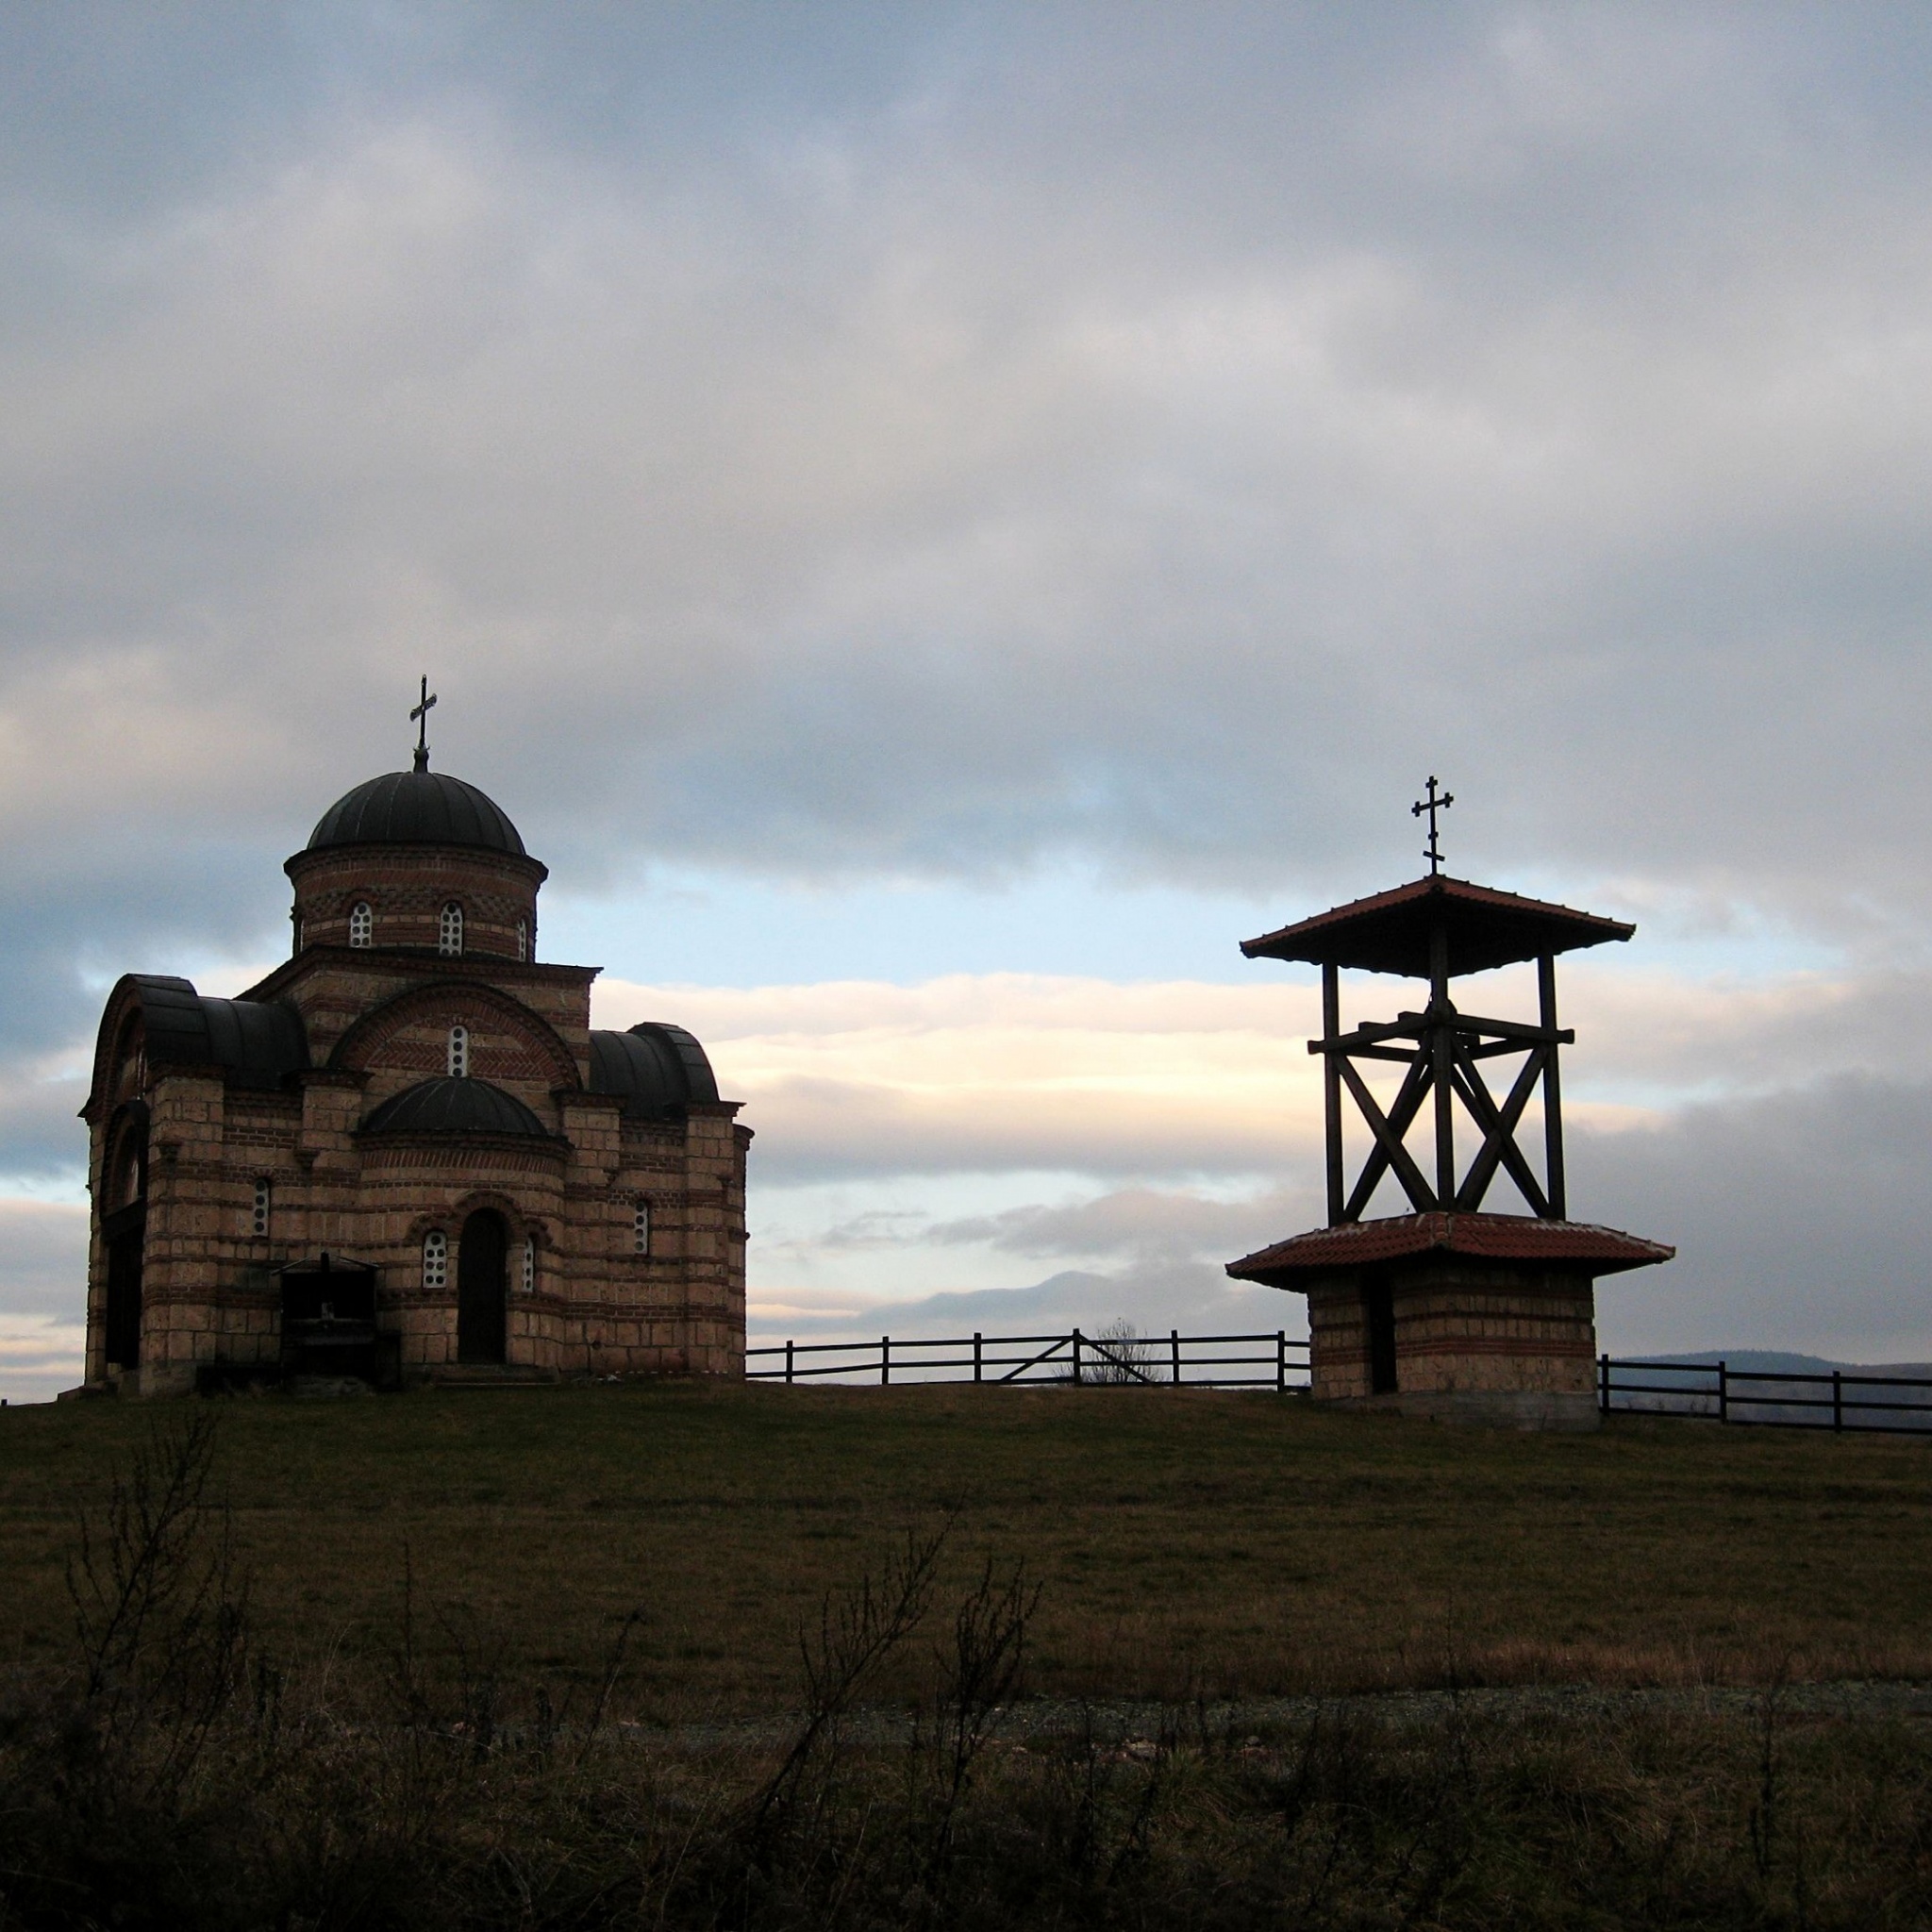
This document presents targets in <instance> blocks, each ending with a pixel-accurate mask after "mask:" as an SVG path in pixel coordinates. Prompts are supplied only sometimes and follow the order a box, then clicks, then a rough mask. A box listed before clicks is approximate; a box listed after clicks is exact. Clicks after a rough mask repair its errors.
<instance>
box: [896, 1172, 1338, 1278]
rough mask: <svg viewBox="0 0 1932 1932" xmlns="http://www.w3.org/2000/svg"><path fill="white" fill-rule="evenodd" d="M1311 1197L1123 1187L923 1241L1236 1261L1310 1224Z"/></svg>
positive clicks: (952, 1228)
mask: <svg viewBox="0 0 1932 1932" xmlns="http://www.w3.org/2000/svg"><path fill="white" fill-rule="evenodd" d="M1315 1214H1316V1208H1315V1202H1314V1196H1313V1194H1312V1192H1311V1191H1309V1190H1307V1189H1304V1188H1279V1189H1275V1190H1274V1191H1271V1192H1269V1193H1267V1194H1263V1195H1260V1196H1258V1197H1256V1198H1254V1199H1249V1200H1241V1201H1218V1200H1213V1199H1210V1198H1208V1197H1207V1196H1204V1195H1201V1194H1191V1193H1180V1192H1171V1191H1159V1190H1157V1189H1153V1188H1124V1189H1121V1190H1119V1191H1116V1192H1113V1193H1107V1194H1100V1195H1097V1196H1095V1197H1094V1198H1093V1199H1092V1200H1091V1201H1081V1202H1077V1203H1074V1204H1073V1205H1072V1206H1068V1207H1054V1208H1049V1207H1027V1208H1009V1209H1008V1210H1007V1211H1006V1212H1004V1213H1000V1214H989V1215H974V1216H971V1217H968V1218H965V1219H961V1220H958V1221H947V1222H941V1223H939V1224H936V1225H935V1226H933V1227H932V1228H931V1229H929V1230H928V1231H927V1232H926V1235H925V1239H927V1240H929V1241H941V1242H946V1243H951V1244H956V1245H961V1246H964V1245H976V1244H980V1243H984V1244H985V1245H987V1246H989V1247H992V1248H995V1249H998V1250H1000V1251H1002V1252H1004V1253H1007V1254H1013V1255H1083V1256H1092V1257H1101V1256H1123V1257H1132V1258H1133V1259H1134V1260H1136V1261H1138V1262H1140V1263H1141V1264H1143V1265H1149V1266H1151V1265H1155V1264H1159V1263H1174V1262H1184V1261H1193V1260H1199V1259H1202V1258H1203V1257H1213V1256H1216V1255H1219V1256H1220V1257H1222V1258H1223V1259H1232V1258H1234V1257H1235V1256H1237V1255H1239V1254H1245V1253H1248V1252H1251V1251H1252V1250H1253V1249H1255V1248H1257V1247H1260V1246H1262V1245H1263V1244H1264V1243H1265V1242H1266V1241H1271V1240H1278V1239H1279V1238H1280V1237H1281V1236H1282V1235H1284V1234H1289V1233H1292V1232H1294V1231H1296V1230H1297V1229H1299V1228H1302V1227H1305V1226H1307V1225H1309V1224H1310V1222H1311V1219H1312V1218H1313V1217H1314V1216H1315Z"/></svg>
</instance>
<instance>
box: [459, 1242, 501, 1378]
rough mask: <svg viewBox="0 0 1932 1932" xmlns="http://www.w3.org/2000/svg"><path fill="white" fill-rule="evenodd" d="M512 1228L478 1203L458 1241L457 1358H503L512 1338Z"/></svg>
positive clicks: (460, 1359)
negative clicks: (509, 1322) (510, 1269)
mask: <svg viewBox="0 0 1932 1932" xmlns="http://www.w3.org/2000/svg"><path fill="white" fill-rule="evenodd" d="M508 1293H509V1229H508V1228H507V1227H506V1226H505V1225H504V1222H503V1216H502V1215H500V1214H498V1213H495V1212H494V1211H492V1210H491V1208H478V1209H477V1210H476V1212H475V1213H474V1214H473V1215H471V1216H470V1218H469V1219H468V1220H467V1221H466V1222H464V1223H463V1232H462V1236H461V1239H460V1240H459V1241H458V1245H457V1360H458V1361H459V1362H500V1361H502V1360H503V1359H504V1353H505V1347H506V1344H507V1342H508Z"/></svg>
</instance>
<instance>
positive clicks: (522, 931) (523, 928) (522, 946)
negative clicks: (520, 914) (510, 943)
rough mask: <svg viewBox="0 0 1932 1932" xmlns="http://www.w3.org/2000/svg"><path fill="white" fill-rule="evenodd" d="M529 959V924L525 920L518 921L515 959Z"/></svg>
mask: <svg viewBox="0 0 1932 1932" xmlns="http://www.w3.org/2000/svg"><path fill="white" fill-rule="evenodd" d="M529 957H530V922H529V921H528V920H527V919H520V920H518V921H517V958H519V959H527V958H529Z"/></svg>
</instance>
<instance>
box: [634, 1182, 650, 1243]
mask: <svg viewBox="0 0 1932 1932" xmlns="http://www.w3.org/2000/svg"><path fill="white" fill-rule="evenodd" d="M630 1244H631V1249H632V1252H633V1253H636V1254H640V1255H648V1254H649V1253H650V1252H651V1204H650V1203H649V1202H648V1201H647V1200H645V1199H644V1197H643V1196H642V1195H641V1194H640V1195H639V1196H638V1198H637V1202H636V1204H635V1205H634V1206H633V1207H632V1208H631V1213H630Z"/></svg>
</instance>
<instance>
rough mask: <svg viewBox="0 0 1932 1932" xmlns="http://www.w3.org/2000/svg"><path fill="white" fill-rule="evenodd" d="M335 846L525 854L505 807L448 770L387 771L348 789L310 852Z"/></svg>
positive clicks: (314, 835) (320, 825) (311, 841)
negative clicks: (439, 847)
mask: <svg viewBox="0 0 1932 1932" xmlns="http://www.w3.org/2000/svg"><path fill="white" fill-rule="evenodd" d="M335 845H467V846H471V847H473V848H476V849H479V850H482V851H485V852H507V853H509V854H510V855H512V856H513V857H515V858H524V857H525V856H526V855H525V851H524V841H523V838H522V836H521V835H520V834H519V832H518V831H517V828H516V827H515V826H514V825H513V824H510V822H509V817H508V813H506V812H505V811H504V810H503V808H502V807H500V806H499V805H498V804H497V803H496V802H495V800H494V799H492V798H491V797H490V796H489V794H488V793H487V792H483V791H478V790H477V789H476V787H475V786H474V785H469V784H465V783H464V781H463V780H462V779H460V778H452V777H451V776H450V775H449V774H447V773H446V772H427V771H423V772H385V773H384V774H383V775H382V776H381V777H379V778H370V779H368V780H366V781H365V782H364V783H362V784H360V785H358V786H357V787H356V789H355V790H354V791H345V792H344V793H343V794H342V795H341V797H340V798H339V799H337V800H336V802H335V803H334V804H333V805H332V806H330V807H329V808H328V809H327V810H326V811H325V812H324V813H323V815H322V817H321V819H320V820H319V821H318V822H317V824H316V827H315V829H314V831H312V832H311V833H310V834H309V835H308V846H307V848H306V849H307V850H308V851H310V852H321V851H325V850H326V849H327V848H329V847H330V846H335Z"/></svg>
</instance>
